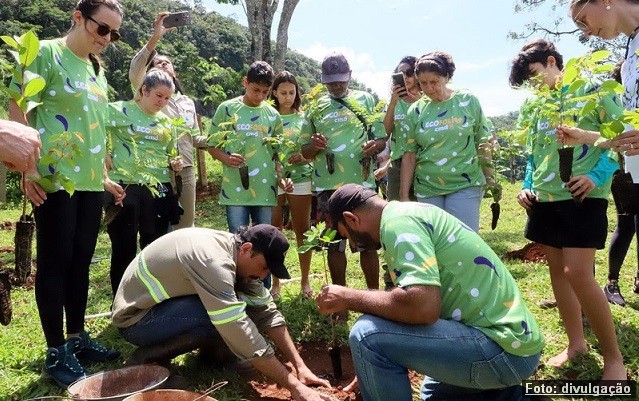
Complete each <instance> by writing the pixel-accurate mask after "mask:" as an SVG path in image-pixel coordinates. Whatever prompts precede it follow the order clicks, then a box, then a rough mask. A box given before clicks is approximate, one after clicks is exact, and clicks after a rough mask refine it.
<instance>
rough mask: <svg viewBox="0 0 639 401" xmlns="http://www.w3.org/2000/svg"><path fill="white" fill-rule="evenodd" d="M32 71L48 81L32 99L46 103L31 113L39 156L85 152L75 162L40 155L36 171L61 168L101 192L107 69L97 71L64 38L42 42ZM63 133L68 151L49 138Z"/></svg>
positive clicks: (80, 185)
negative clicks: (39, 145) (54, 160)
mask: <svg viewBox="0 0 639 401" xmlns="http://www.w3.org/2000/svg"><path fill="white" fill-rule="evenodd" d="M29 70H30V71H32V72H34V73H36V74H38V75H40V76H42V78H44V80H45V82H46V85H45V87H44V89H43V90H42V91H41V92H40V93H38V94H37V95H36V96H35V97H34V98H32V99H31V100H33V101H37V102H42V104H41V105H39V106H38V107H36V108H35V109H34V110H33V111H32V112H31V113H30V114H29V124H30V125H31V126H32V127H33V128H35V129H36V130H38V131H39V132H40V140H41V141H42V150H41V154H42V155H46V154H48V153H49V151H51V150H52V149H56V150H57V151H58V152H59V153H58V154H57V155H56V157H57V156H58V155H61V156H62V157H65V155H67V156H68V155H70V154H71V147H72V146H75V147H77V149H78V152H79V153H80V155H81V156H75V157H74V160H73V166H67V165H65V163H57V164H56V165H54V164H52V163H49V164H46V163H45V162H43V159H41V160H40V161H39V163H38V171H39V172H40V174H41V175H49V174H53V173H54V172H55V171H56V169H58V170H59V171H60V172H62V174H64V175H65V176H67V177H68V178H69V179H71V181H73V182H74V184H75V190H76V191H103V190H104V188H103V185H102V182H103V174H102V170H103V165H104V156H105V154H106V129H105V121H106V117H107V102H108V100H107V82H106V79H105V78H104V73H103V70H100V73H99V74H98V75H96V74H95V71H94V69H93V65H92V64H91V63H90V62H89V61H88V60H84V59H81V58H79V57H78V56H76V55H75V53H73V52H72V51H71V50H70V49H69V48H68V47H67V45H66V43H65V42H64V40H63V39H61V38H60V39H54V40H43V41H41V42H40V52H39V53H38V56H37V57H36V59H35V61H34V62H33V64H31V65H30V66H29ZM11 86H12V87H14V88H16V87H17V83H16V82H15V81H13V82H12V83H11ZM65 131H66V132H70V133H72V134H73V135H71V140H70V143H69V145H68V146H67V150H66V151H64V150H63V149H60V144H59V143H58V144H56V143H53V142H52V141H51V138H52V137H53V138H55V135H57V134H60V133H63V132H65ZM63 152H65V153H63ZM44 161H46V159H44Z"/></svg>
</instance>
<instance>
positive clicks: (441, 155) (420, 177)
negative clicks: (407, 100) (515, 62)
mask: <svg viewBox="0 0 639 401" xmlns="http://www.w3.org/2000/svg"><path fill="white" fill-rule="evenodd" d="M403 127H405V128H406V127H407V128H408V129H409V132H408V139H407V142H406V151H409V152H414V153H415V157H416V163H415V176H414V179H413V184H414V188H415V195H417V196H418V197H430V196H437V195H447V194H450V193H453V192H457V191H459V190H462V189H464V188H468V187H477V186H482V185H484V184H485V182H486V180H485V178H484V174H483V173H482V168H481V166H480V165H479V160H478V156H477V146H479V144H482V143H485V142H488V141H489V140H490V138H491V136H492V133H491V129H490V127H491V124H490V123H489V122H488V119H487V118H486V116H485V115H484V112H483V111H482V109H481V105H480V104H479V100H477V98H476V97H475V96H474V95H473V94H471V93H469V92H467V91H462V90H458V91H455V92H454V93H453V95H452V96H451V98H450V99H448V100H445V101H443V102H433V101H431V100H430V99H428V98H427V97H423V98H422V99H420V100H418V101H417V102H415V103H413V104H412V106H411V107H410V108H409V109H408V117H407V124H405V125H404V126H403Z"/></svg>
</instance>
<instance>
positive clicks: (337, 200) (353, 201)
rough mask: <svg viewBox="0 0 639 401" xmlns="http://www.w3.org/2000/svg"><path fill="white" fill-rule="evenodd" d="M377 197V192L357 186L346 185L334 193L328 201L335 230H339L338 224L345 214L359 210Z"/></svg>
mask: <svg viewBox="0 0 639 401" xmlns="http://www.w3.org/2000/svg"><path fill="white" fill-rule="evenodd" d="M376 195H377V193H376V192H375V191H373V190H370V189H368V188H365V187H363V186H361V185H357V184H346V185H344V186H343V187H341V188H339V189H338V190H336V191H335V192H333V195H331V197H330V198H329V199H328V211H329V213H330V214H331V224H332V226H333V229H335V230H337V223H338V222H339V221H340V220H342V215H343V214H344V212H351V211H353V210H355V209H357V208H358V207H360V206H361V205H363V204H364V203H365V202H366V201H367V200H368V199H370V198H372V197H373V196H376Z"/></svg>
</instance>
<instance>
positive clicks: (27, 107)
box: [24, 100, 42, 114]
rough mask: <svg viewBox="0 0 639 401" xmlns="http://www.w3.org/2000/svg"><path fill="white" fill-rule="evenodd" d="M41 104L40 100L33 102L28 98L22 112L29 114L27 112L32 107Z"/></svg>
mask: <svg viewBox="0 0 639 401" xmlns="http://www.w3.org/2000/svg"><path fill="white" fill-rule="evenodd" d="M41 104H42V102H33V101H31V100H28V101H27V103H26V105H25V106H26V107H25V108H24V113H25V114H29V112H30V111H31V110H33V109H35V108H36V107H38V106H40V105H41Z"/></svg>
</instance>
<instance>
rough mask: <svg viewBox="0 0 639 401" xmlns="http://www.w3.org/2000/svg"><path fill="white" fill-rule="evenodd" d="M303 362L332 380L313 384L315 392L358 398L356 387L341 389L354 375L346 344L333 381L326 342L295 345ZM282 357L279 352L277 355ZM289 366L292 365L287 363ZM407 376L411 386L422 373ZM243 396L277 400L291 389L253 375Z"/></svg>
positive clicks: (256, 400) (416, 384) (342, 398)
mask: <svg viewBox="0 0 639 401" xmlns="http://www.w3.org/2000/svg"><path fill="white" fill-rule="evenodd" d="M297 350H298V352H299V353H300V355H301V357H302V359H303V360H304V363H306V366H308V368H309V369H310V370H311V372H313V373H315V375H317V377H319V378H320V379H326V380H328V381H329V382H330V383H331V386H332V387H333V389H332V390H329V389H327V388H325V387H313V388H315V389H316V390H317V391H318V392H320V393H323V394H330V395H332V396H333V397H334V398H335V399H337V400H340V401H346V400H348V401H361V400H362V396H361V395H360V393H359V391H355V392H352V393H347V392H345V391H343V390H342V389H343V388H344V387H346V386H347V385H348V384H350V382H351V381H352V380H353V378H354V377H355V369H354V368H353V359H352V358H351V351H350V348H349V347H348V346H347V345H342V346H341V348H340V351H341V356H342V380H340V381H336V380H335V378H334V376H333V367H332V365H331V357H330V355H329V352H328V344H327V343H323V342H319V341H318V342H307V343H303V344H301V345H298V347H297ZM278 357H279V359H280V360H281V359H282V358H281V355H278ZM288 368H289V370H292V367H291V366H290V365H289V366H288ZM409 378H410V381H411V384H412V387H413V388H414V387H419V386H421V383H422V380H423V376H421V375H417V374H415V373H414V372H410V373H409ZM244 398H246V399H247V400H249V401H276V400H291V399H292V398H291V393H290V392H289V391H288V390H287V389H284V388H281V387H278V386H277V385H276V384H274V383H272V382H269V381H266V379H264V378H262V377H260V378H259V379H253V380H250V381H249V382H248V388H247V389H246V391H245V392H244Z"/></svg>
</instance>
